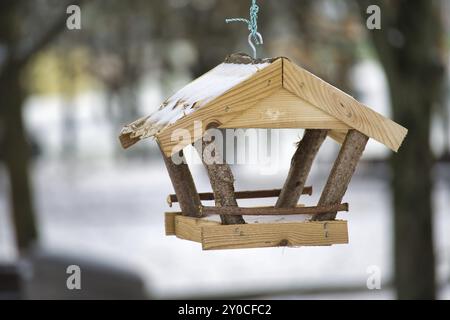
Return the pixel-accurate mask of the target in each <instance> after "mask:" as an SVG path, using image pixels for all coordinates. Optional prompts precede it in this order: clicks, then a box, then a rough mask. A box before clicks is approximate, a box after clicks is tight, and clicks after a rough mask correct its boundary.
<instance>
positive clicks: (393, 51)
mask: <svg viewBox="0 0 450 320" xmlns="http://www.w3.org/2000/svg"><path fill="white" fill-rule="evenodd" d="M369 3H370V4H377V5H379V6H380V8H381V12H382V14H383V25H382V29H381V30H377V31H373V32H370V35H371V36H372V40H373V43H374V45H375V49H376V51H377V53H378V55H379V58H380V61H381V63H382V64H383V67H384V69H385V72H386V75H387V78H388V81H389V88H390V93H391V102H392V108H393V114H394V119H395V121H397V122H399V123H400V124H402V125H403V126H405V127H407V128H409V129H410V130H409V133H408V137H407V138H406V139H405V142H404V143H403V145H402V147H401V149H400V151H399V153H398V154H395V155H393V157H392V173H393V175H392V177H393V180H392V187H393V194H394V197H393V206H394V212H395V214H394V228H395V229H394V230H395V232H394V240H395V245H394V249H395V250H394V252H395V283H396V288H397V295H398V298H399V299H434V298H435V297H436V292H435V290H436V286H435V262H434V246H433V229H432V225H433V222H432V201H431V195H432V190H433V181H432V178H431V174H432V167H433V155H432V152H431V149H430V122H431V114H432V110H433V108H434V105H435V104H439V103H441V102H442V101H443V99H441V95H442V94H443V89H444V87H443V84H444V76H445V65H444V62H443V59H442V57H441V56H440V55H441V50H442V41H443V40H444V32H443V27H442V17H441V11H442V8H441V3H440V2H439V1H429V0H417V1H394V2H389V3H388V2H386V1H379V0H377V1H372V0H371V1H363V2H361V5H362V6H361V10H362V11H365V9H366V8H367V5H369ZM363 16H364V17H366V14H364V15H363ZM418 22H420V23H418ZM392 30H395V31H396V32H397V34H398V35H400V38H399V37H397V40H398V41H397V42H395V41H394V40H395V38H394V39H393V38H392V37H390V35H391V34H392Z"/></svg>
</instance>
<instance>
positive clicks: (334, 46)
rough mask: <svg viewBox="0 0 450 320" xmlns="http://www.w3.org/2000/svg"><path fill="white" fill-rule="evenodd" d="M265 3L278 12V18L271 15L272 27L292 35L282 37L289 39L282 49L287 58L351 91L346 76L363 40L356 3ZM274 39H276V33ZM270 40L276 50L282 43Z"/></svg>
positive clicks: (286, 0) (309, 0) (342, 0)
mask: <svg viewBox="0 0 450 320" xmlns="http://www.w3.org/2000/svg"><path fill="white" fill-rule="evenodd" d="M266 5H267V6H268V7H269V10H270V11H271V12H275V13H278V14H277V16H278V18H277V17H273V18H274V19H273V20H274V24H276V25H274V26H273V29H274V30H276V32H277V33H278V34H280V33H283V32H286V31H288V32H290V34H291V35H290V37H288V38H284V39H285V40H284V41H286V40H287V41H288V47H287V48H286V49H285V50H286V51H288V52H289V57H290V58H292V59H294V60H297V61H299V62H300V63H301V64H302V65H303V66H304V67H306V68H307V69H309V70H311V71H313V72H314V73H315V74H317V75H318V76H320V77H323V78H326V79H327V80H328V81H329V82H331V83H332V84H333V85H335V86H336V87H338V88H339V89H341V90H343V91H345V92H350V93H352V92H353V86H352V84H351V82H350V77H349V75H350V72H351V71H352V68H353V67H354V66H355V64H356V63H357V62H358V46H359V44H360V43H361V40H363V39H362V36H361V35H362V33H361V27H360V21H359V16H358V15H357V14H356V13H355V12H356V10H354V9H355V4H354V3H353V2H351V1H347V0H339V1H327V0H303V1H295V0H280V1H272V2H267V3H266ZM286 17H290V18H291V19H287V18H286ZM287 21H290V22H287ZM282 28H285V29H287V30H282ZM273 38H275V39H276V37H275V35H273ZM271 43H272V45H270V46H271V48H272V51H275V52H276V51H277V48H274V47H275V46H280V45H281V46H283V44H282V43H279V41H276V40H275V41H271ZM277 54H279V53H277ZM324 61H326V63H324Z"/></svg>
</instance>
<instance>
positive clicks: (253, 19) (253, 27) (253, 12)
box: [225, 0, 261, 45]
mask: <svg viewBox="0 0 450 320" xmlns="http://www.w3.org/2000/svg"><path fill="white" fill-rule="evenodd" d="M258 12H259V6H258V5H257V4H256V0H252V5H251V7H250V20H248V19H245V18H231V19H226V20H225V22H226V23H231V22H243V23H246V24H247V25H248V30H250V34H251V35H252V37H253V39H254V40H255V43H256V44H257V45H260V44H261V41H260V40H259V39H260V38H259V37H258Z"/></svg>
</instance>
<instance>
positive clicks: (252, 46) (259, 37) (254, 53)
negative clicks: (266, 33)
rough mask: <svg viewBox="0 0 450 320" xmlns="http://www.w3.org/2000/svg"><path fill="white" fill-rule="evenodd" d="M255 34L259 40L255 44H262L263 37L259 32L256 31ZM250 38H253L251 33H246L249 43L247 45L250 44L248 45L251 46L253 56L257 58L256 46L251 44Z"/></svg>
mask: <svg viewBox="0 0 450 320" xmlns="http://www.w3.org/2000/svg"><path fill="white" fill-rule="evenodd" d="M256 36H257V37H258V41H259V43H257V44H264V39H263V37H262V35H261V33H259V32H257V33H256ZM252 38H253V34H252V33H250V34H249V35H248V44H249V46H250V47H251V48H252V50H253V58H255V59H256V58H257V55H256V46H255V45H254V44H253V41H252Z"/></svg>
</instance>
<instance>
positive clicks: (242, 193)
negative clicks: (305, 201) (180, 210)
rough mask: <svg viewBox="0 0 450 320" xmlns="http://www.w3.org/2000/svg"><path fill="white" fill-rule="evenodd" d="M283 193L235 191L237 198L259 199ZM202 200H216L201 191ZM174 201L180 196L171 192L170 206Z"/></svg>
mask: <svg viewBox="0 0 450 320" xmlns="http://www.w3.org/2000/svg"><path fill="white" fill-rule="evenodd" d="M312 192H313V189H312V187H311V186H309V187H304V188H303V190H302V194H305V195H309V196H310V195H312ZM280 193H281V189H270V190H247V191H236V192H235V193H234V195H235V197H236V199H259V198H274V197H278V196H279V195H280ZM198 195H199V197H200V200H203V201H211V200H214V193H213V192H201V193H199V194H198ZM174 202H178V197H177V195H176V194H169V195H168V196H167V203H168V204H169V206H170V207H172V204H173V203H174Z"/></svg>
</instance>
